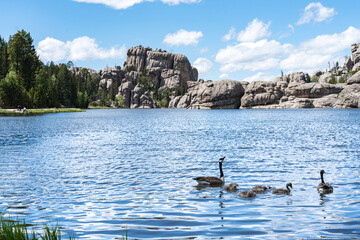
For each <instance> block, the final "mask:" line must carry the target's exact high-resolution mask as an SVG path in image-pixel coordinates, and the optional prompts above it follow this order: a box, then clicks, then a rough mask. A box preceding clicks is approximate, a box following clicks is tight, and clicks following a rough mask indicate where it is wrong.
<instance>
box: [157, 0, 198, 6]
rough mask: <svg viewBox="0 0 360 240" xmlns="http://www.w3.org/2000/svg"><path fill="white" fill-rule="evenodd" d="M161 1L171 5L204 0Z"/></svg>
mask: <svg viewBox="0 0 360 240" xmlns="http://www.w3.org/2000/svg"><path fill="white" fill-rule="evenodd" d="M161 1H162V2H163V3H167V4H169V5H177V4H180V3H199V2H201V1H202V0H161Z"/></svg>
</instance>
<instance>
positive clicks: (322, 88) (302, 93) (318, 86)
mask: <svg viewBox="0 0 360 240" xmlns="http://www.w3.org/2000/svg"><path fill="white" fill-rule="evenodd" d="M344 87H345V85H344V84H329V83H305V84H299V83H296V82H293V83H290V84H289V86H288V88H287V89H286V90H285V92H286V95H287V96H295V97H297V98H321V97H323V96H326V95H329V94H338V93H340V92H341V91H342V90H343V89H344Z"/></svg>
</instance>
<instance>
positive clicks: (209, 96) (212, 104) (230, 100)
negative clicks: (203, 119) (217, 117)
mask: <svg viewBox="0 0 360 240" xmlns="http://www.w3.org/2000/svg"><path fill="white" fill-rule="evenodd" d="M243 94H244V88H243V86H242V84H241V83H240V82H238V81H234V80H222V81H206V82H205V81H203V80H200V81H199V82H198V83H197V84H195V85H193V86H191V87H190V88H189V89H188V92H187V93H186V94H185V95H184V96H182V97H176V98H174V99H173V100H171V101H170V104H169V107H174V108H176V107H177V108H193V109H236V108H239V107H240V103H241V96H242V95H243Z"/></svg>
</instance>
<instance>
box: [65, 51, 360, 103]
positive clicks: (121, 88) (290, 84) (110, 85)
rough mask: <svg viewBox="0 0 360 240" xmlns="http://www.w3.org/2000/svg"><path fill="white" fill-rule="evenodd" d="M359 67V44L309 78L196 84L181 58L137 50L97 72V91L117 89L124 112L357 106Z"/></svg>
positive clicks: (192, 71)
mask: <svg viewBox="0 0 360 240" xmlns="http://www.w3.org/2000/svg"><path fill="white" fill-rule="evenodd" d="M357 65H358V66H359V68H360V44H354V45H352V56H351V57H348V58H346V60H345V63H344V66H343V67H339V65H338V64H334V67H333V68H332V69H329V70H328V71H326V72H322V71H316V72H314V74H313V75H312V77H311V78H310V76H309V74H307V73H304V72H294V73H291V74H287V75H284V74H282V75H281V76H279V77H276V78H275V79H274V80H273V81H255V82H250V83H249V82H245V81H234V80H221V81H211V80H208V81H204V80H202V79H200V80H199V81H197V77H198V72H197V70H196V69H195V68H193V67H192V66H191V64H190V62H189V60H188V59H187V58H186V57H185V56H184V55H182V54H173V53H170V52H167V51H164V50H161V49H160V50H152V49H151V48H149V47H147V48H144V47H142V46H138V47H133V48H130V49H129V50H128V53H127V60H126V62H125V63H124V67H123V68H121V67H114V68H108V67H107V68H105V69H104V70H102V71H99V73H97V74H98V75H99V78H100V79H101V80H100V82H99V88H101V89H104V90H106V91H107V92H108V93H110V92H111V93H113V91H114V89H115V90H116V100H113V101H119V102H121V104H120V105H122V107H128V108H157V107H169V108H192V109H236V108H253V109H257V108H267V109H272V108H332V107H337V108H352V107H356V108H358V107H359V103H360V72H357V73H356V72H353V70H354V68H356V66H357ZM72 71H73V72H74V73H75V74H82V72H84V73H85V72H86V71H87V70H86V71H85V70H82V69H81V68H74V69H73V70H72ZM113 105H114V106H116V104H113ZM118 105H119V104H118Z"/></svg>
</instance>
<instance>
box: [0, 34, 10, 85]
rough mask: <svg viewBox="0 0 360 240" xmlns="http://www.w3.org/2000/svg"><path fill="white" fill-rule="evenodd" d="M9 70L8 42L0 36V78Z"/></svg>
mask: <svg viewBox="0 0 360 240" xmlns="http://www.w3.org/2000/svg"><path fill="white" fill-rule="evenodd" d="M8 72H9V57H8V44H7V42H5V40H4V39H3V38H1V36H0V80H1V79H3V78H5V77H6V75H7V74H8Z"/></svg>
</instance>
